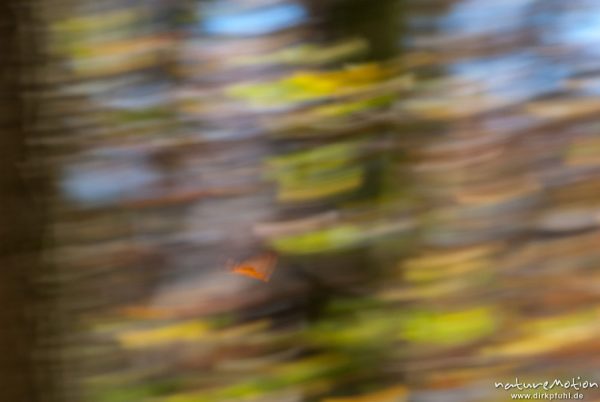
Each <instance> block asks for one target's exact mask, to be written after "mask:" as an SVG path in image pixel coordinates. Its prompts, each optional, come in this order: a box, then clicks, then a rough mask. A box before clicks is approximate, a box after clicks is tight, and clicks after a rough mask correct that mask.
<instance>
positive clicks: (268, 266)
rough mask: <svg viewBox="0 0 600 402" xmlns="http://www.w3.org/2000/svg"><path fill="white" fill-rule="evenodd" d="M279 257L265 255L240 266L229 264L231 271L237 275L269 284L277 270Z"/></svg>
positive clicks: (243, 262) (271, 254) (269, 254)
mask: <svg viewBox="0 0 600 402" xmlns="http://www.w3.org/2000/svg"><path fill="white" fill-rule="evenodd" d="M276 263H277V257H276V256H275V254H273V253H265V254H262V255H260V256H258V257H253V258H250V259H248V260H246V261H242V262H241V263H239V264H234V263H229V264H228V265H229V267H228V268H229V270H230V271H231V272H232V273H233V274H236V275H243V276H247V277H249V278H254V279H258V280H259V281H263V282H268V281H269V279H270V278H271V275H272V274H273V271H274V270H275V264H276Z"/></svg>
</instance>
